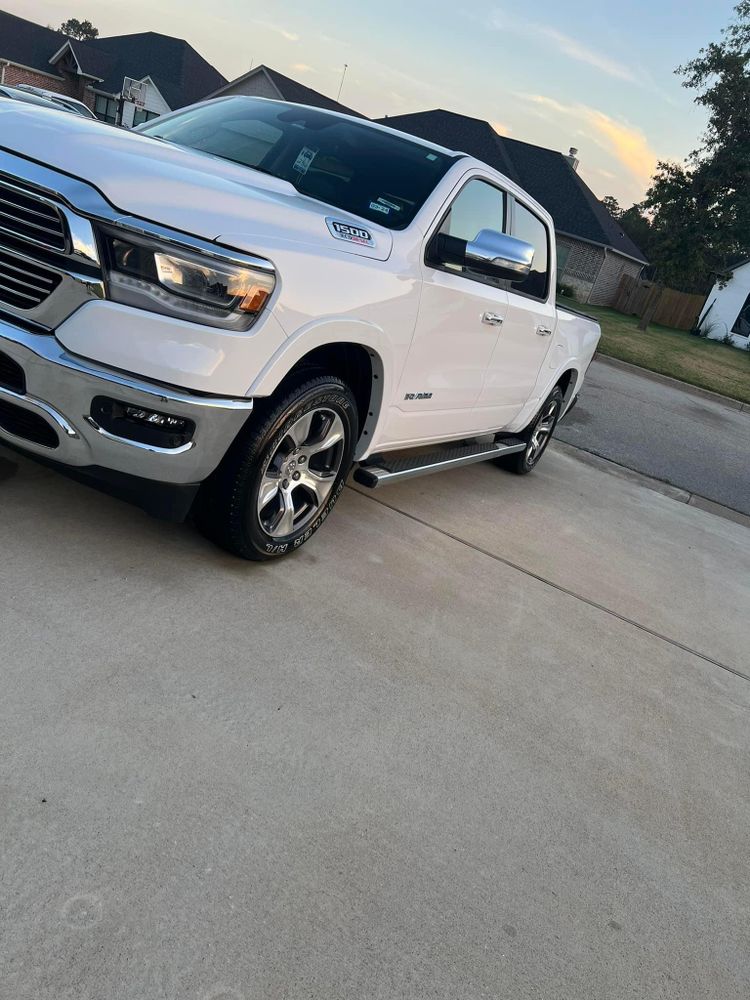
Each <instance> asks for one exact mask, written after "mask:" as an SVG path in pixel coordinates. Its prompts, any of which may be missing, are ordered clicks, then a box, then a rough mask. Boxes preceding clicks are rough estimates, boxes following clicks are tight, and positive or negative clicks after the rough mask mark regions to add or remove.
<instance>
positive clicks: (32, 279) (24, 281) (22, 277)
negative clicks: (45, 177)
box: [0, 188, 62, 309]
mask: <svg viewBox="0 0 750 1000" xmlns="http://www.w3.org/2000/svg"><path fill="white" fill-rule="evenodd" d="M0 190H2V189H1V188H0ZM61 281H62V277H61V276H60V275H59V274H58V273H57V272H56V271H52V270H50V268H48V267H45V266H44V265H43V264H37V263H32V262H31V261H30V260H27V258H26V257H19V256H17V255H16V254H11V253H8V252H6V251H5V250H1V249H0V303H4V304H5V305H9V306H13V307H14V308H15V309H33V308H34V306H38V305H41V303H42V302H44V300H45V299H46V298H48V297H49V296H50V295H51V294H52V292H54V290H55V289H56V288H57V286H58V285H59V284H60V282H61Z"/></svg>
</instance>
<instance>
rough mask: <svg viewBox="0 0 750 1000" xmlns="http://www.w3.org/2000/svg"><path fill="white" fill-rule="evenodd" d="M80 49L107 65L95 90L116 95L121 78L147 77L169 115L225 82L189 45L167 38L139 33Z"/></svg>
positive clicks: (181, 40) (96, 41)
mask: <svg viewBox="0 0 750 1000" xmlns="http://www.w3.org/2000/svg"><path fill="white" fill-rule="evenodd" d="M84 45H85V46H86V48H87V49H94V50H95V54H96V56H97V57H102V56H104V57H105V58H106V59H107V60H108V61H109V68H108V72H107V73H106V75H105V76H104V79H103V82H102V84H101V85H100V87H99V88H98V89H101V90H106V91H108V92H110V93H113V94H119V92H120V90H121V89H122V81H123V78H124V77H126V76H130V77H133V79H135V80H142V79H143V78H144V77H147V76H150V77H151V79H152V80H153V82H154V83H155V84H156V87H157V88H158V90H159V93H160V94H161V95H162V97H163V98H164V100H165V101H166V102H167V104H168V105H169V106H170V108H171V109H172V110H173V111H174V110H176V109H177V108H182V107H184V106H185V105H186V104H193V103H195V101H200V100H202V99H203V98H204V97H206V96H207V95H208V94H210V93H211V91H213V90H216V88H217V87H221V86H223V85H224V84H225V83H226V82H227V81H226V77H224V76H222V75H221V73H220V72H219V71H218V70H217V69H214V67H213V66H212V65H211V64H210V63H208V62H206V60H205V59H204V58H203V56H201V55H200V54H199V53H198V52H196V51H195V49H194V48H193V46H192V45H190V44H189V43H188V42H186V41H185V40H184V39H182V38H173V37H172V36H171V35H160V34H158V33H157V32H155V31H142V32H139V33H138V34H135V35H115V36H113V37H111V38H97V39H95V40H94V41H92V42H85V43H84ZM77 51H78V49H76V52H77Z"/></svg>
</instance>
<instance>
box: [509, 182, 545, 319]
mask: <svg viewBox="0 0 750 1000" xmlns="http://www.w3.org/2000/svg"><path fill="white" fill-rule="evenodd" d="M513 235H514V236H517V237H518V239H519V240H525V241H526V242H527V243H530V244H531V245H532V246H533V248H534V263H533V264H532V265H531V273H530V274H529V275H528V277H526V278H524V279H523V280H522V281H514V282H512V284H511V288H512V290H513V291H514V292H523V293H524V294H525V295H533V296H534V298H536V299H546V298H547V287H548V285H549V234H548V232H547V227H546V226H545V225H544V223H543V222H542V220H541V219H539V218H537V216H536V215H534V214H533V212H530V211H529V210H528V208H525V207H524V206H523V205H521V204H520V202H516V204H515V210H514V219H513Z"/></svg>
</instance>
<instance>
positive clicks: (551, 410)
mask: <svg viewBox="0 0 750 1000" xmlns="http://www.w3.org/2000/svg"><path fill="white" fill-rule="evenodd" d="M563 404H564V397H563V394H562V389H561V388H560V386H559V385H556V386H555V388H554V389H553V390H552V392H551V393H550V394H549V396H547V398H546V399H545V401H544V403H543V404H542V407H541V408H540V410H539V412H538V413H537V415H536V416H535V417H534V419H533V420H532V422H531V423H530V424H529V426H528V427H527V428H526V430H525V431H524V433H523V435H521V436H522V437H524V438H525V439H526V449H525V450H524V451H518V452H516V453H515V454H514V455H503V456H502V457H500V458H497V459H495V463H496V464H497V465H499V466H500V467H501V468H503V469H509V470H510V471H511V472H515V473H516V475H519V476H525V475H527V474H528V473H529V472H531V470H532V469H534V468H535V467H536V466H537V464H538V463H539V459H540V458H541V457H542V455H543V454H544V452H545V450H546V448H547V445H548V444H549V442H550V439H551V437H552V433H553V431H554V429H555V427H556V425H557V421H558V420H559V419H560V414H561V413H562V410H563Z"/></svg>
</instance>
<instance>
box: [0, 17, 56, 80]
mask: <svg viewBox="0 0 750 1000" xmlns="http://www.w3.org/2000/svg"><path fill="white" fill-rule="evenodd" d="M64 42H65V35H61V34H60V32H59V31H54V30H53V29H52V28H45V27H43V26H42V25H41V24H35V23H34V22H33V21H27V20H25V18H23V17H17V16H16V15H15V14H9V13H8V12H7V11H5V10H0V60H3V59H9V60H10V61H11V62H15V63H18V64H19V65H21V66H28V67H29V68H30V69H38V70H39V71H40V72H42V73H53V72H54V69H53V68H52V67H51V66H50V64H49V60H50V56H52V55H54V54H55V52H58V51H59V50H60V48H61V47H62V45H63V44H64Z"/></svg>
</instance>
